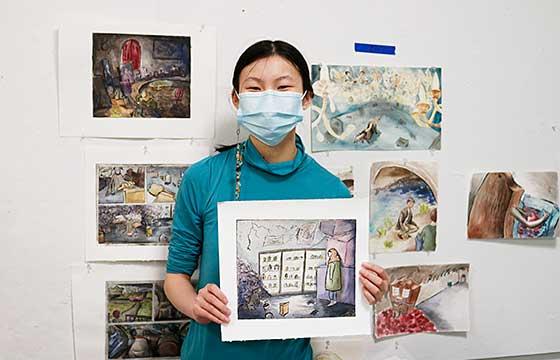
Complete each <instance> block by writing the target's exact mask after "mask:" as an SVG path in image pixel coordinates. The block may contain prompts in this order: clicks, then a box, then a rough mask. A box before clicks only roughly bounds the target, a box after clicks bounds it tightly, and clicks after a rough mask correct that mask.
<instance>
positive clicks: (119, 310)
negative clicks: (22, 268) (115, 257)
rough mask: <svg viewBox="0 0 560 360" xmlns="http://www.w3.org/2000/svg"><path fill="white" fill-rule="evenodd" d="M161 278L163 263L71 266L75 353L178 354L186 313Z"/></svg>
mask: <svg viewBox="0 0 560 360" xmlns="http://www.w3.org/2000/svg"><path fill="white" fill-rule="evenodd" d="M164 278H165V265H164V264H163V263H145V264H142V265H137V264H135V265H123V264H120V265H116V264H88V265H79V266H78V265H76V266H74V267H73V268H72V312H73V314H72V315H73V328H74V345H75V352H76V354H75V355H76V358H77V359H122V358H150V359H163V358H164V359H178V358H179V353H180V349H181V345H182V342H183V338H184V336H185V335H186V333H187V332H188V328H189V325H190V319H188V318H187V317H186V316H185V315H183V314H181V313H180V312H179V311H177V309H175V308H174V307H173V305H172V304H171V302H170V301H169V299H168V298H167V296H166V295H165V293H164V291H163V279H164ZM146 339H150V341H146Z"/></svg>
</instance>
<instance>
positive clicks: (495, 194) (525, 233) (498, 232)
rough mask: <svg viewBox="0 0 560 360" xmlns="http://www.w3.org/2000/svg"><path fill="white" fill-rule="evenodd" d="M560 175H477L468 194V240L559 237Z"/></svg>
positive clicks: (514, 173)
mask: <svg viewBox="0 0 560 360" xmlns="http://www.w3.org/2000/svg"><path fill="white" fill-rule="evenodd" d="M559 218H560V210H559V208H558V173H556V172H488V173H479V174H475V175H473V177H472V181H471V191H470V194H469V208H468V224H467V235H468V238H469V239H537V238H547V239H553V238H556V237H558V231H559V229H558V220H559Z"/></svg>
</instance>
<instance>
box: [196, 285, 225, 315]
mask: <svg viewBox="0 0 560 360" xmlns="http://www.w3.org/2000/svg"><path fill="white" fill-rule="evenodd" d="M227 303H228V300H227V298H226V296H225V295H224V293H223V292H222V290H220V288H219V287H218V286H217V285H215V284H208V285H206V286H205V287H203V288H202V289H200V290H199V291H198V294H197V295H196V297H195V298H194V304H193V310H192V313H193V320H194V321H196V322H197V323H200V324H208V323H209V322H214V323H216V324H224V323H225V324H227V323H229V315H230V314H231V311H230V310H229V308H228V307H227V306H226V305H227Z"/></svg>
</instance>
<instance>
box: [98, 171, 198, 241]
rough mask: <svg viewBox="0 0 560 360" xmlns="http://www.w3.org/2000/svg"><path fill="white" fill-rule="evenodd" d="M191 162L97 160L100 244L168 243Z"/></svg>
mask: <svg viewBox="0 0 560 360" xmlns="http://www.w3.org/2000/svg"><path fill="white" fill-rule="evenodd" d="M187 168H188V166H187V165H156V164H150V165H146V164H96V171H97V241H98V243H99V244H128V245H135V244H136V245H141V244H152V245H153V244H156V245H157V244H167V243H169V239H170V237H171V223H172V220H173V210H174V206H175V198H176V195H177V192H178V190H179V185H180V184H181V180H182V178H183V173H184V172H185V170H186V169H187Z"/></svg>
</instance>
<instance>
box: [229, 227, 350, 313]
mask: <svg viewBox="0 0 560 360" xmlns="http://www.w3.org/2000/svg"><path fill="white" fill-rule="evenodd" d="M355 238H356V222H355V221H354V220H343V219H337V220H330V219H326V220H240V221H238V222H237V261H238V266H237V269H238V273H237V284H238V295H237V297H238V309H237V311H238V318H239V319H293V318H321V317H344V316H354V315H355V297H356V292H355V289H354V279H355V268H356V264H355V253H354V252H355Z"/></svg>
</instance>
